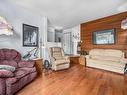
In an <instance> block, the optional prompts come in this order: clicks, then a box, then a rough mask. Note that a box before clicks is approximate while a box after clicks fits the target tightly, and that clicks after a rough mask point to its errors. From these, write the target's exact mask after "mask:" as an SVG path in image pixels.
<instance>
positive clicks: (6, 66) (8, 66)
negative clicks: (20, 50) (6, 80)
mask: <svg viewBox="0 0 127 95" xmlns="http://www.w3.org/2000/svg"><path fill="white" fill-rule="evenodd" d="M0 70H9V71H11V72H14V71H15V67H13V66H10V65H0Z"/></svg>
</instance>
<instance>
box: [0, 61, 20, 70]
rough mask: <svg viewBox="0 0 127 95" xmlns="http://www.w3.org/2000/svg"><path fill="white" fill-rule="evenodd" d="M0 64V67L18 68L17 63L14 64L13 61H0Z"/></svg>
mask: <svg viewBox="0 0 127 95" xmlns="http://www.w3.org/2000/svg"><path fill="white" fill-rule="evenodd" d="M0 64H1V65H9V66H13V67H15V68H17V67H18V65H17V62H15V61H14V60H0Z"/></svg>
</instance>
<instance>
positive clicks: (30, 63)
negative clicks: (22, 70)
mask: <svg viewBox="0 0 127 95" xmlns="http://www.w3.org/2000/svg"><path fill="white" fill-rule="evenodd" d="M34 65H35V61H34V60H27V61H26V60H22V61H19V62H18V67H28V68H31V67H34Z"/></svg>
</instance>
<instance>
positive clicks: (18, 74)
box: [14, 67, 36, 79]
mask: <svg viewBox="0 0 127 95" xmlns="http://www.w3.org/2000/svg"><path fill="white" fill-rule="evenodd" d="M33 72H36V69H35V67H34V68H18V70H17V71H15V72H14V73H15V77H16V78H17V79H20V78H22V77H24V76H26V75H27V74H30V73H33Z"/></svg>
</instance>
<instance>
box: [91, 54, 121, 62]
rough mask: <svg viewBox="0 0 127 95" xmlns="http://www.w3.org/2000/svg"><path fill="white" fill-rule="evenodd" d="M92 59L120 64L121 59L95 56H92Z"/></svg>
mask: <svg viewBox="0 0 127 95" xmlns="http://www.w3.org/2000/svg"><path fill="white" fill-rule="evenodd" d="M91 59H94V60H105V61H114V62H120V58H119V57H112V56H99V55H93V56H91Z"/></svg>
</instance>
